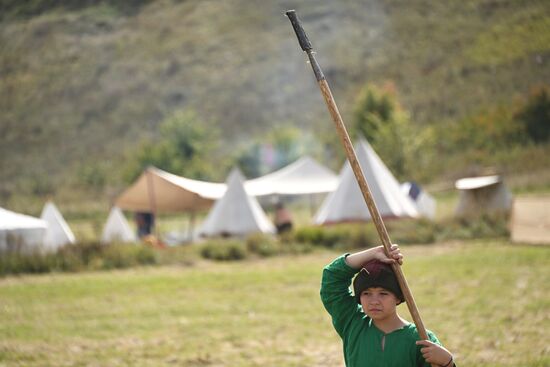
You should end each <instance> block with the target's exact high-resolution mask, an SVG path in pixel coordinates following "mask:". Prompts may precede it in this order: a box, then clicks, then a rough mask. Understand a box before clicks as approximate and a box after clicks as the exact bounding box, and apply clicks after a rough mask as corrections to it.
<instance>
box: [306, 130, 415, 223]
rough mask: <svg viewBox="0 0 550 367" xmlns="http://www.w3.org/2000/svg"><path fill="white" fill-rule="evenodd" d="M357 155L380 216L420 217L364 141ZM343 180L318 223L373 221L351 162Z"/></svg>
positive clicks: (357, 144)
mask: <svg viewBox="0 0 550 367" xmlns="http://www.w3.org/2000/svg"><path fill="white" fill-rule="evenodd" d="M355 151H356V153H357V159H358V161H359V165H360V166H361V168H362V170H363V174H364V175H365V178H366V180H367V182H368V184H369V188H370V190H371V193H372V196H373V199H374V202H375V203H376V206H377V208H378V210H379V212H380V215H381V216H382V217H383V218H384V217H386V218H401V217H413V218H414V217H418V215H419V214H418V211H417V210H416V208H415V206H414V203H413V202H412V200H411V199H410V198H409V197H408V196H407V195H405V194H403V192H402V191H401V188H400V187H399V183H398V182H397V180H396V179H395V177H394V176H393V175H392V173H391V172H390V170H389V169H388V168H387V167H386V165H385V164H384V162H382V160H381V159H380V157H378V155H377V154H376V152H375V151H374V150H373V149H372V147H371V146H370V144H369V143H368V142H367V141H366V140H365V139H364V138H362V139H360V140H359V141H358V142H357V143H356V144H355ZM339 178H340V182H339V184H338V187H337V188H336V190H335V191H333V192H332V193H330V194H329V195H328V196H327V197H326V199H325V201H324V202H323V204H322V205H321V208H319V210H318V211H317V214H316V216H315V218H314V222H315V223H316V224H330V223H338V222H347V221H368V220H371V216H370V213H369V210H368V207H367V205H366V203H365V200H364V198H363V194H362V193H361V190H360V188H359V184H358V183H357V180H356V179H355V175H354V174H353V170H352V169H351V165H350V164H349V162H348V161H346V163H345V164H344V167H343V168H342V170H341V171H340V176H339Z"/></svg>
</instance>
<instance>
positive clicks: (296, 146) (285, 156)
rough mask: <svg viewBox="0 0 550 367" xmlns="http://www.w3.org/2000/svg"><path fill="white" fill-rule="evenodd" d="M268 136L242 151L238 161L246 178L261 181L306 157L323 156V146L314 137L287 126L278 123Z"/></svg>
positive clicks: (238, 154)
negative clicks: (256, 178)
mask: <svg viewBox="0 0 550 367" xmlns="http://www.w3.org/2000/svg"><path fill="white" fill-rule="evenodd" d="M275 126H276V127H274V128H273V129H271V130H270V131H269V132H268V133H267V134H265V135H263V136H261V137H259V138H257V139H256V140H255V141H253V142H252V143H249V144H248V145H247V146H246V147H244V148H243V149H241V150H240V151H239V152H238V153H237V155H236V156H235V158H234V160H235V161H236V162H237V164H238V165H239V167H240V168H241V170H242V171H243V173H244V175H245V176H246V177H249V178H252V177H259V176H262V175H264V174H267V173H269V172H273V171H275V170H277V169H279V168H282V167H284V166H286V165H288V164H290V163H292V162H294V161H296V160H297V159H298V158H300V157H301V156H303V155H306V154H308V155H311V156H319V155H320V150H321V149H322V144H321V143H319V141H318V139H317V138H315V137H314V136H313V135H312V134H308V133H304V132H303V131H302V130H300V129H299V128H297V127H295V126H293V125H291V124H289V123H287V124H284V123H277V124H275Z"/></svg>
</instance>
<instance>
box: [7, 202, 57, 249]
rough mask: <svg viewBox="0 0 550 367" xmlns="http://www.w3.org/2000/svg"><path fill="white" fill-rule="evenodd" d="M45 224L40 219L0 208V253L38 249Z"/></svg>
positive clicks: (42, 242) (44, 231) (42, 243)
mask: <svg viewBox="0 0 550 367" xmlns="http://www.w3.org/2000/svg"><path fill="white" fill-rule="evenodd" d="M47 226H48V224H47V223H46V222H45V221H43V220H42V219H38V218H35V217H31V216H29V215H24V214H19V213H15V212H12V211H10V210H6V209H3V208H0V253H1V252H4V251H15V252H32V251H35V250H40V249H41V248H42V247H43V245H44V237H45V236H46V228H47Z"/></svg>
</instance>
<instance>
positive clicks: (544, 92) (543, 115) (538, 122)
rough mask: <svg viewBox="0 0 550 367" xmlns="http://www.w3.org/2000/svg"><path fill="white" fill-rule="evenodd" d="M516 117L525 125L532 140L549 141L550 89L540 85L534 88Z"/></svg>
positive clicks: (536, 141)
mask: <svg viewBox="0 0 550 367" xmlns="http://www.w3.org/2000/svg"><path fill="white" fill-rule="evenodd" d="M515 118H516V120H517V121H519V123H521V124H522V125H523V126H524V127H525V130H526V132H527V135H528V136H529V138H531V140H532V141H534V142H535V143H545V142H548V141H549V140H550V89H549V88H548V87H539V88H536V89H535V90H533V91H532V92H531V94H530V95H529V97H528V98H527V101H526V102H525V105H524V106H522V107H521V109H520V110H519V111H518V112H516V114H515Z"/></svg>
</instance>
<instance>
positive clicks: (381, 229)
mask: <svg viewBox="0 0 550 367" xmlns="http://www.w3.org/2000/svg"><path fill="white" fill-rule="evenodd" d="M286 15H287V17H288V18H289V19H290V23H292V27H293V28H294V32H296V36H297V37H298V42H299V43H300V47H301V48H302V50H304V51H305V52H306V53H307V56H308V58H309V62H310V64H311V67H312V68H313V72H314V73H315V78H317V82H318V84H319V88H320V89H321V94H322V95H323V98H324V99H325V103H326V105H327V107H328V110H329V112H330V115H331V116H332V120H333V121H334V124H335V126H336V130H337V132H338V135H339V136H340V140H341V142H342V144H343V145H344V149H345V151H346V155H347V158H348V160H349V163H350V165H351V168H352V169H353V173H354V174H355V178H356V179H357V182H358V183H359V187H360V189H361V193H362V194H363V198H364V199H365V203H366V204H367V207H368V208H369V212H370V215H371V217H372V220H373V222H374V225H375V226H376V230H377V231H378V235H379V236H380V239H381V240H382V244H383V245H384V249H385V250H386V255H388V256H389V255H390V248H391V241H390V236H389V235H388V231H387V230H386V226H385V225H384V222H383V221H382V217H381V216H380V212H379V211H378V208H377V207H376V203H375V202H374V199H373V197H372V193H371V191H370V188H369V185H368V183H367V180H366V179H365V175H364V174H363V171H362V170H361V166H360V165H359V161H358V160H357V155H356V154H355V150H354V149H353V145H352V143H351V140H350V138H349V135H348V132H347V130H346V126H345V125H344V121H343V120H342V116H340V112H339V111H338V107H337V106H336V102H335V101H334V97H333V96H332V92H331V91H330V87H329V86H328V83H327V81H326V79H325V76H324V75H323V71H322V70H321V67H320V66H319V64H318V63H317V60H316V59H315V55H314V52H313V48H312V46H311V42H310V41H309V39H308V38H307V35H306V32H305V31H304V29H303V28H302V25H301V23H300V20H299V19H298V17H297V16H296V11H295V10H288V11H287V12H286ZM392 268H393V271H394V272H395V275H396V276H397V280H398V282H399V285H400V286H401V290H402V291H403V295H404V297H405V301H406V302H407V306H408V308H409V311H410V313H411V316H412V318H413V321H414V323H415V325H416V328H417V329H418V334H419V335H420V338H422V339H424V340H429V339H428V334H427V333H426V328H425V327H424V323H423V322H422V319H421V318H420V313H419V312H418V308H417V307H416V303H415V301H414V297H413V295H412V293H411V290H410V289H409V285H408V284H407V280H406V279H405V275H404V274H403V270H402V269H401V266H399V264H398V263H394V264H392ZM432 366H435V365H432Z"/></svg>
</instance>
